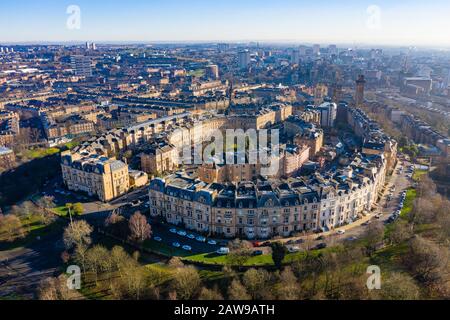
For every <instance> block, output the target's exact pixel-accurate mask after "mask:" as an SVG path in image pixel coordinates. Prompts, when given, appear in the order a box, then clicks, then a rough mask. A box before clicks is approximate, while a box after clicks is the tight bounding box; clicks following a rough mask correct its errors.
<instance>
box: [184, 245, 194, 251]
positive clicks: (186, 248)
mask: <svg viewBox="0 0 450 320" xmlns="http://www.w3.org/2000/svg"><path fill="white" fill-rule="evenodd" d="M182 248H183V250H186V251H192V247H191V246H187V245H186V246H183V247H182Z"/></svg>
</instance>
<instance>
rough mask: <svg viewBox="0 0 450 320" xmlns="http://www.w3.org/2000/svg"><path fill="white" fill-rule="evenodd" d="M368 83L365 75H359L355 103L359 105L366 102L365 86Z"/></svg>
mask: <svg viewBox="0 0 450 320" xmlns="http://www.w3.org/2000/svg"><path fill="white" fill-rule="evenodd" d="M365 85H366V80H365V79H364V75H359V76H358V79H357V80H356V94H355V104H356V106H357V107H359V106H361V105H362V104H363V103H364V86H365Z"/></svg>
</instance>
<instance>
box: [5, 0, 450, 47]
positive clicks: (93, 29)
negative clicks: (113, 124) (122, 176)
mask: <svg viewBox="0 0 450 320" xmlns="http://www.w3.org/2000/svg"><path fill="white" fill-rule="evenodd" d="M392 2H393V1H386V0H382V1H373V0H372V1H365V0H364V1H356V0H343V1H327V2H323V1H321V2H320V3H312V2H311V1H302V0H297V1H295V0H279V1H269V0H260V1H256V0H247V1H237V0H228V1H222V0H218V1H206V0H193V1H180V0H164V1H163V0H151V1H139V0H130V1H127V2H124V1H117V0H112V1H108V3H107V4H105V3H103V4H102V3H100V1H87V0H78V1H65V0H64V1H54V0H43V1H39V2H36V1H31V0H18V1H14V2H1V3H0V28H1V30H3V32H2V33H1V35H0V43H25V42H28V43H29V42H33V43H37V42H57V43H61V42H83V41H95V42H141V43H155V42H220V41H224V42H247V41H260V42H278V43H282V42H284V43H288V42H289V43H295V42H297V43H300V42H302V43H321V44H324V43H328V44H329V43H336V44H366V45H369V44H373V45H388V46H392V45H402V46H403V45H411V46H433V47H436V46H437V47H450V37H448V32H445V31H446V30H450V20H449V19H448V18H447V13H448V12H450V3H449V2H448V1H442V0H437V1H433V2H432V3H431V2H430V3H424V2H423V1H418V0H411V1H402V2H398V1H397V2H396V3H392ZM70 6H76V7H70ZM68 8H70V10H69V11H68ZM74 8H75V9H74ZM76 8H79V9H80V14H79V15H78V13H77V11H76ZM78 17H79V18H80V19H78ZM70 24H71V25H70ZM5 31H6V32H5Z"/></svg>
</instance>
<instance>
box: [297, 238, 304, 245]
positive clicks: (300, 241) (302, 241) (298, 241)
mask: <svg viewBox="0 0 450 320" xmlns="http://www.w3.org/2000/svg"><path fill="white" fill-rule="evenodd" d="M304 242H305V240H304V239H298V240H295V243H296V244H301V243H304Z"/></svg>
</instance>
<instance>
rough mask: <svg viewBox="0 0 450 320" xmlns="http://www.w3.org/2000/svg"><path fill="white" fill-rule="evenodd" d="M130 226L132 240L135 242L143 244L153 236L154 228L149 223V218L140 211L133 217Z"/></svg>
mask: <svg viewBox="0 0 450 320" xmlns="http://www.w3.org/2000/svg"><path fill="white" fill-rule="evenodd" d="M128 225H129V227H130V232H131V235H130V239H131V240H133V241H136V242H138V243H143V242H144V241H145V240H147V239H149V238H150V237H151V235H152V228H151V226H150V224H149V223H148V222H147V218H146V217H145V216H144V215H142V214H141V213H140V212H139V211H138V212H136V213H135V214H133V215H132V216H131V218H130V222H129V224H128Z"/></svg>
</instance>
